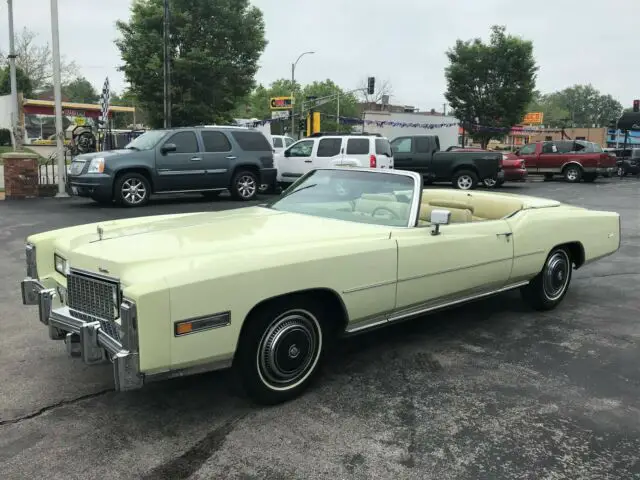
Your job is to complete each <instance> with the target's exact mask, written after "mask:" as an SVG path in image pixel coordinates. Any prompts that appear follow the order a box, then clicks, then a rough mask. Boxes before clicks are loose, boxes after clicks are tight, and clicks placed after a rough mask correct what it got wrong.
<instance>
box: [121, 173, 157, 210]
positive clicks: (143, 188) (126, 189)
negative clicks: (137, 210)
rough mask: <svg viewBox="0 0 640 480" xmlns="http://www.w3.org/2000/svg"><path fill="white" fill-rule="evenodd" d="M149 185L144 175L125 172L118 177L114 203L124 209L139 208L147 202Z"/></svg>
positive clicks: (149, 192) (149, 193)
mask: <svg viewBox="0 0 640 480" xmlns="http://www.w3.org/2000/svg"><path fill="white" fill-rule="evenodd" d="M150 196H151V185H150V184H149V180H147V178H146V177H145V176H144V175H141V174H140V173H135V172H125V173H123V174H122V175H121V176H119V177H118V179H117V180H116V184H115V189H114V197H115V199H116V201H117V202H118V203H119V204H120V205H122V206H125V207H141V206H143V205H146V204H147V202H149V197H150Z"/></svg>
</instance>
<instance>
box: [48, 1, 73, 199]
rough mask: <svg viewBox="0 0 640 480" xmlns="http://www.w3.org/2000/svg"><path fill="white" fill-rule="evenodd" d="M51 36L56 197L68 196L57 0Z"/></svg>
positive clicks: (52, 6) (53, 13)
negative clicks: (54, 112)
mask: <svg viewBox="0 0 640 480" xmlns="http://www.w3.org/2000/svg"><path fill="white" fill-rule="evenodd" d="M51 37H52V42H51V46H52V52H51V56H52V58H53V92H54V96H55V105H56V158H57V159H58V162H57V163H58V193H57V194H56V197H68V196H69V195H68V194H67V192H66V189H65V184H64V180H65V177H66V173H67V170H66V169H67V164H66V163H67V162H65V158H64V138H65V135H64V130H63V129H62V79H61V76H60V32H59V30H58V0H51Z"/></svg>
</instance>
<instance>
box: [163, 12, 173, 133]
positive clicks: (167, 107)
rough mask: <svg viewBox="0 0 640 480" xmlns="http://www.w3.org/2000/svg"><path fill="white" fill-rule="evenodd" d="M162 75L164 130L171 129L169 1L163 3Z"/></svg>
mask: <svg viewBox="0 0 640 480" xmlns="http://www.w3.org/2000/svg"><path fill="white" fill-rule="evenodd" d="M163 8H164V13H163V42H162V45H163V52H164V53H163V58H164V60H163V73H164V128H171V58H170V53H171V48H170V44H169V42H170V41H171V37H170V33H171V31H170V29H169V25H170V24H169V0H164V2H163Z"/></svg>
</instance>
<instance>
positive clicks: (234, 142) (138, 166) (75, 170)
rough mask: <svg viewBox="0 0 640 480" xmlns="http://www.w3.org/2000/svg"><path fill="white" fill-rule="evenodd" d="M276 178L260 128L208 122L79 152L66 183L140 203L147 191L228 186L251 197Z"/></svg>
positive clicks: (105, 198)
mask: <svg viewBox="0 0 640 480" xmlns="http://www.w3.org/2000/svg"><path fill="white" fill-rule="evenodd" d="M275 179H276V169H275V167H274V165H273V148H272V147H271V145H270V144H269V141H268V140H267V138H266V137H265V136H264V135H263V134H262V133H261V132H260V131H258V130H254V129H251V128H244V127H223V126H215V127H214V126H212V127H194V128H174V129H167V130H149V131H147V132H145V133H144V134H142V135H140V136H139V137H137V138H136V139H135V140H133V141H131V142H130V143H129V144H127V145H126V146H125V147H124V148H123V149H120V150H109V151H104V152H95V153H90V154H84V155H78V156H77V157H75V158H74V159H73V161H72V162H71V168H70V172H69V175H68V181H67V182H68V184H69V187H70V191H71V193H72V194H73V195H78V196H81V197H89V198H92V199H93V200H95V201H97V202H105V203H110V202H112V201H114V200H115V201H116V202H117V203H119V204H120V205H122V206H125V207H139V206H142V205H145V204H146V203H147V202H148V201H149V197H150V196H151V194H169V193H186V192H201V193H202V194H203V195H204V196H206V197H215V196H217V195H219V194H220V192H223V191H225V190H229V192H231V195H232V196H233V198H235V199H237V200H244V201H246V200H253V199H254V198H255V197H256V194H257V192H258V188H259V186H260V185H262V184H266V185H273V184H274V182H275Z"/></svg>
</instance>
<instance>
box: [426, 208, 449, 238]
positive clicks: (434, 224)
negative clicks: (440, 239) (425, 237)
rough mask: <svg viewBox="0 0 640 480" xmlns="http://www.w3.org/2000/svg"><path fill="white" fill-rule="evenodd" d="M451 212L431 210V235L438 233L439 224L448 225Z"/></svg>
mask: <svg viewBox="0 0 640 480" xmlns="http://www.w3.org/2000/svg"><path fill="white" fill-rule="evenodd" d="M450 221H451V212H450V211H449V210H441V209H437V208H436V209H434V210H432V211H431V216H430V217H429V223H431V235H440V225H449V223H450Z"/></svg>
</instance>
